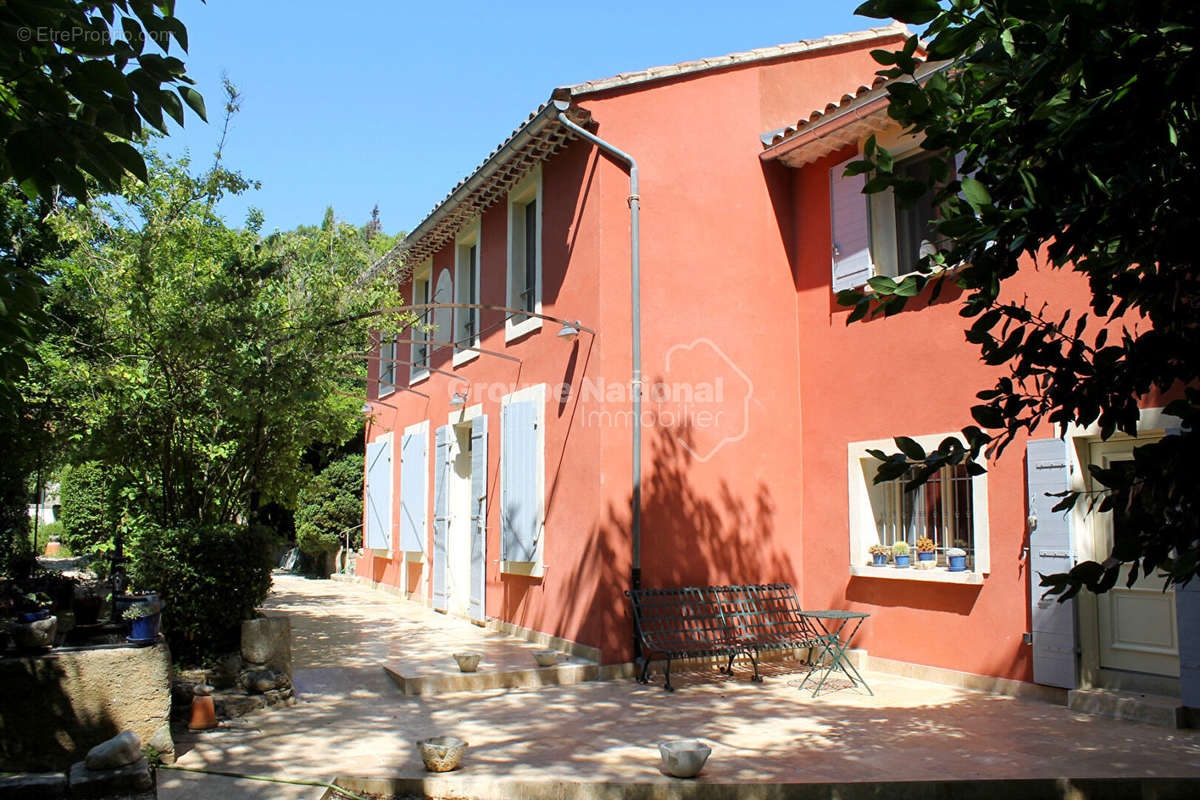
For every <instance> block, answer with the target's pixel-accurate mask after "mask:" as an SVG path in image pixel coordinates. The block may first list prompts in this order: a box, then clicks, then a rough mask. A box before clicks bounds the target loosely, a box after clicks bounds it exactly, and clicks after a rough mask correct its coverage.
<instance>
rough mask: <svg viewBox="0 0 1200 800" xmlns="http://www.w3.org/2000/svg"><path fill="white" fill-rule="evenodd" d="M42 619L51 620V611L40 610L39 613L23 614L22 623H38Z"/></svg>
mask: <svg viewBox="0 0 1200 800" xmlns="http://www.w3.org/2000/svg"><path fill="white" fill-rule="evenodd" d="M42 619H50V609H48V608H39V609H38V610H37V611H23V612H21V622H37V621H38V620H42Z"/></svg>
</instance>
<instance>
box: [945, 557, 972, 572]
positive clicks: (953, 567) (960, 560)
mask: <svg viewBox="0 0 1200 800" xmlns="http://www.w3.org/2000/svg"><path fill="white" fill-rule="evenodd" d="M947 569H948V570H949V571H950V572H966V571H967V557H966V556H950V566H949V567H947Z"/></svg>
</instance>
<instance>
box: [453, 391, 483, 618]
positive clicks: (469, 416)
mask: <svg viewBox="0 0 1200 800" xmlns="http://www.w3.org/2000/svg"><path fill="white" fill-rule="evenodd" d="M483 415H484V414H483V404H482V403H476V404H475V405H473V406H468V407H466V408H463V409H461V410H457V411H451V412H450V413H449V414H447V415H446V423H447V424H448V425H449V426H450V430H451V434H452V435H451V438H450V456H451V458H450V461H449V463H447V464H446V467H445V469H446V472H447V475H446V491H447V497H446V501H447V506H446V512H447V514H448V516H449V519H448V520H447V524H446V564H445V570H446V613H448V614H452V615H454V616H456V617H462V618H463V619H470V617H471V592H470V579H471V561H470V552H471V549H470V548H471V536H472V535H473V534H474V531H472V530H471V503H470V495H471V475H470V473H468V474H467V476H466V477H465V478H460V477H459V476H457V475H454V474H453V473H454V466H453V464H454V461H455V460H456V459H457V458H458V457H459V456H460V455H461V452H460V446H459V443H460V441H461V439H460V436H461V434H462V431H463V428H465V429H466V436H467V440H468V441H470V437H471V420H473V419H475V418H476V417H482V416H483ZM469 467H470V464H469V463H468V468H469ZM452 481H462V482H463V483H464V484H465V485H464V486H461V487H459V488H460V489H462V492H463V497H462V498H461V499H465V501H466V502H465V503H461V504H460V503H458V502H457V500H459V499H460V498H457V497H456V496H455V494H454V492H453V491H451V489H450V483H451V482H452ZM464 505H465V509H466V510H465V512H463V509H462V508H461V507H460V506H464ZM460 512H463V513H465V515H466V519H465V520H463V521H462V522H461V524H462V525H464V526H465V527H466V530H467V535H466V538H465V541H466V546H467V561H466V567H467V569H466V578H465V580H464V581H463V582H462V586H461V587H460V586H458V584H457V583H454V584H452V583H451V582H450V575H451V562H452V560H453V557H452V555H451V553H450V550H451V540H452V538H453V537H452V528H453V527H454V526H455V525H457V524H459V523H457V522H456V521H455V520H454V517H455V515H456V514H458V513H460ZM486 568H487V564H486V561H485V563H484V569H485V570H486ZM486 586H487V580H486V577H485V580H484V587H485V588H484V601H485V603H486V591H487V590H486ZM455 588H457V589H458V590H459V592H460V593H463V594H464V598H463V609H462V611H461V612H460V611H459V610H457V609H456V608H455V607H454V606H455V603H454V601H453V599H452V590H453V589H455ZM484 607H485V608H486V605H485V606H484Z"/></svg>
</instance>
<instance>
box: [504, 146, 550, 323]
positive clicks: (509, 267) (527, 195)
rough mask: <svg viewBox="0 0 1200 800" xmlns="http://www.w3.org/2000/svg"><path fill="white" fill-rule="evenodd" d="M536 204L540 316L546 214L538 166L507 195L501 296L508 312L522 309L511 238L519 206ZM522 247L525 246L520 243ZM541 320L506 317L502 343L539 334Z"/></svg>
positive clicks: (536, 307) (536, 306)
mask: <svg viewBox="0 0 1200 800" xmlns="http://www.w3.org/2000/svg"><path fill="white" fill-rule="evenodd" d="M530 200H534V201H536V202H537V235H536V242H537V252H536V253H535V254H534V255H535V258H536V259H537V268H536V270H535V275H534V306H533V310H534V312H536V313H538V314H540V313H542V236H543V231H544V230H545V229H544V227H543V226H542V220H543V218H544V214H545V206H544V204H543V203H542V167H541V165H540V164H539V165H538V166H537V167H535V168H534V169H533V170H531V171H530V173H529V175H527V176H526V177H525V178H524V179H522V181H521V182H520V183H519V184H517V186H516V187H514V188H513V190H512V191H510V192H509V193H508V232H507V237H508V248H507V251H508V252H507V254H506V255H507V259H506V265H505V270H504V296H505V301H506V302H505V305H507V306H509V307H510V308H522V307H524V303H523V301H522V299H521V298H520V297H519V296H516V295H514V294H513V281H514V279H515V276H514V275H513V270H514V268H515V266H516V265H515V263H514V261H515V254H516V248H517V246H518V242H517V239H516V237H515V236H514V235H513V229H514V227H515V224H514V219H515V217H514V215H513V214H514V211H515V210H516V208H517V207H518V206H519V207H520V208H522V209H523V208H524V207H525V205H526V204H527V203H528V202H529V201H530ZM520 245H521V246H522V247H524V242H523V241H522V242H521V243H520ZM541 327H542V320H541V319H539V318H538V317H524V318H514V317H511V316H510V317H508V318H507V319H506V320H505V321H504V341H505V343H508V342H511V341H513V340H515V339H519V338H521V337H522V336H525V335H526V334H528V333H531V332H533V331H536V330H540V329H541Z"/></svg>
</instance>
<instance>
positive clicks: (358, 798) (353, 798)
mask: <svg viewBox="0 0 1200 800" xmlns="http://www.w3.org/2000/svg"><path fill="white" fill-rule="evenodd" d="M158 769H174V770H179V771H180V772H201V773H203V774H205V775H220V776H221V777H222V778H244V779H245V780H248V781H265V782H266V783H291V784H294V785H296V786H314V787H317V788H320V789H330V790H332V791H335V792H337V793H338V794H340V795H342V796H344V797H349V798H350V800H367V798H365V797H363V796H362V795H357V794H355V793H354V792H351V791H349V790H348V789H343V788H342V787H340V786H338V785H337V784H334V783H326V782H325V781H305V780H299V779H296V778H271V777H268V776H266V775H242V774H241V773H239V772H222V771H220V770H215V769H201V768H200V767H180V766H176V765H173V764H159V765H158Z"/></svg>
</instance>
